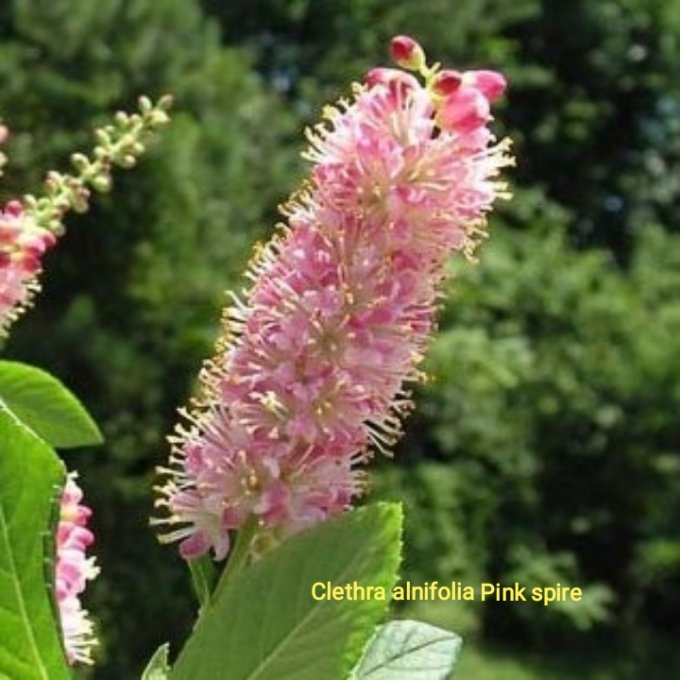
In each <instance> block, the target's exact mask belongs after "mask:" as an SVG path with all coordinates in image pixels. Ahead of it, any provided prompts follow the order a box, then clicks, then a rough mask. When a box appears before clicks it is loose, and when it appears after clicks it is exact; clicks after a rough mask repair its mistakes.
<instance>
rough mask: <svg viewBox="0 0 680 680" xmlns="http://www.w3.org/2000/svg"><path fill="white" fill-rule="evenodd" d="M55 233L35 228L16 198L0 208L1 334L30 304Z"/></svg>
mask: <svg viewBox="0 0 680 680" xmlns="http://www.w3.org/2000/svg"><path fill="white" fill-rule="evenodd" d="M55 241H56V238H55V236H54V234H52V233H51V232H49V231H47V230H46V229H43V228H41V227H38V226H37V225H36V224H35V222H34V220H33V218H32V217H30V216H29V215H27V214H26V213H25V212H24V208H23V206H22V204H21V203H20V202H19V201H10V202H9V203H8V204H7V205H6V206H5V208H4V210H0V337H3V336H4V335H6V334H7V330H8V328H9V326H10V324H11V323H12V322H13V321H14V320H15V319H16V318H17V317H18V316H19V315H20V314H21V313H22V312H23V311H24V310H25V309H26V307H27V306H29V305H30V303H31V300H32V298H33V296H34V294H35V293H36V291H37V290H39V286H38V283H37V276H38V274H39V273H40V269H41V259H42V256H43V255H44V253H45V251H46V250H47V249H49V248H51V247H52V246H53V245H54V243H55Z"/></svg>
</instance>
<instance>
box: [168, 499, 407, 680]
mask: <svg viewBox="0 0 680 680" xmlns="http://www.w3.org/2000/svg"><path fill="white" fill-rule="evenodd" d="M401 523H402V513H401V507H400V506H399V505H395V504H379V505H374V506H370V507H366V508H362V509H360V510H356V511H354V512H350V513H347V514H345V515H343V516H341V517H338V518H336V519H333V520H330V521H328V522H325V523H323V524H321V525H319V526H316V527H314V528H313V529H310V530H308V531H306V532H303V533H301V534H299V535H297V536H294V537H292V538H290V539H288V540H287V541H285V542H284V543H283V544H282V545H281V546H280V547H279V548H277V549H276V550H273V551H272V552H270V553H268V554H267V555H265V556H264V557H263V558H262V559H261V560H259V561H258V562H256V563H255V564H253V565H252V566H250V567H248V568H246V569H244V570H243V571H240V572H238V573H237V574H235V575H234V576H233V578H232V579H231V580H230V582H229V583H228V584H227V586H226V587H225V588H218V590H217V592H216V597H215V600H214V602H213V603H212V604H211V605H210V606H209V607H208V608H206V609H205V610H204V613H203V615H202V616H201V617H200V619H199V622H198V625H197V627H196V629H195V631H194V633H193V635H192V636H191V638H190V639H189V641H188V642H187V644H186V646H185V647H184V649H183V651H182V653H181V654H180V656H179V658H178V660H177V663H176V664H175V666H174V667H173V669H172V671H171V673H170V678H171V679H172V680H214V678H224V680H242V679H245V678H250V679H251V680H281V679H282V678H295V680H320V679H321V678H323V679H324V680H335V679H336V678H337V679H341V678H345V677H346V676H347V674H348V673H349V671H350V669H351V667H352V666H353V665H354V663H355V662H356V660H357V658H358V657H359V655H360V653H361V650H362V648H363V647H364V644H365V642H366V640H367V639H368V638H369V637H370V636H371V635H372V633H373V630H374V628H375V624H376V623H377V621H378V620H379V619H380V618H381V617H382V616H383V614H384V612H385V610H386V608H387V606H388V601H389V597H390V592H391V590H392V586H393V585H394V582H395V579H396V570H397V567H398V564H399V559H400V552H401ZM317 582H320V583H324V584H325V583H328V582H330V583H331V584H333V585H334V586H343V585H346V584H350V585H351V584H353V583H355V582H356V583H358V584H361V585H363V586H369V585H370V586H374V587H376V588H377V587H380V588H383V589H384V591H385V594H386V599H387V601H380V600H377V599H365V600H342V601H328V600H323V601H318V600H315V599H314V598H313V597H312V586H313V584H314V583H317ZM376 592H379V591H374V594H375V593H376ZM319 594H320V593H319Z"/></svg>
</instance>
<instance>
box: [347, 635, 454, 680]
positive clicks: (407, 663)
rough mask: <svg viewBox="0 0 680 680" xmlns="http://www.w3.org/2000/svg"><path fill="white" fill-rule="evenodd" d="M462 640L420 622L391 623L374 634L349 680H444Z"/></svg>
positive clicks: (450, 671) (449, 671) (448, 674)
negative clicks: (419, 679)
mask: <svg viewBox="0 0 680 680" xmlns="http://www.w3.org/2000/svg"><path fill="white" fill-rule="evenodd" d="M461 644H462V640H461V639H460V637H459V636H458V635H456V634H454V633H450V632H449V631H447V630H443V629H442V628H436V627H435V626H430V625H429V624H427V623H421V622H420V621H390V622H389V623H387V624H385V625H384V626H380V628H379V629H378V630H377V631H376V633H375V635H374V636H373V638H371V640H370V642H369V643H368V645H366V651H365V652H364V655H363V657H362V658H361V661H360V662H359V663H358V664H357V666H356V668H355V669H354V670H353V671H352V674H351V676H350V680H417V679H418V678H421V679H422V680H446V678H450V677H451V673H452V672H453V668H454V666H455V665H456V661H457V659H458V653H459V652H460V648H461Z"/></svg>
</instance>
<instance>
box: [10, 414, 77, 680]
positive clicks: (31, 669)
mask: <svg viewBox="0 0 680 680" xmlns="http://www.w3.org/2000/svg"><path fill="white" fill-rule="evenodd" d="M64 478H65V470H64V466H63V465H62V463H61V462H60V461H59V459H58V458H57V456H56V454H55V453H54V451H52V450H51V449H50V448H49V446H47V444H45V443H44V442H43V441H42V440H41V439H39V438H38V437H36V436H35V434H33V433H32V432H31V431H30V430H29V429H28V428H26V427H25V426H23V425H22V424H21V423H20V422H19V421H17V419H16V418H15V417H14V416H13V415H12V414H11V413H10V412H9V411H7V410H6V409H4V408H0V677H3V676H6V677H9V678H12V680H38V679H39V680H62V679H65V678H69V677H70V675H69V672H68V668H67V666H66V658H65V656H64V652H63V649H62V645H61V634H60V631H59V628H58V624H57V620H56V616H55V610H54V605H53V601H52V599H51V597H52V596H51V593H50V592H49V590H48V589H49V588H51V583H49V584H47V583H46V578H45V577H46V573H47V570H46V569H45V563H46V560H47V559H52V555H51V554H50V555H48V550H47V547H46V546H47V545H48V544H49V541H46V540H45V538H46V535H47V534H48V533H50V532H52V530H53V528H54V527H53V526H52V524H53V523H54V517H53V499H54V497H55V495H56V494H57V493H58V490H59V489H60V488H61V487H62V485H63V483H64Z"/></svg>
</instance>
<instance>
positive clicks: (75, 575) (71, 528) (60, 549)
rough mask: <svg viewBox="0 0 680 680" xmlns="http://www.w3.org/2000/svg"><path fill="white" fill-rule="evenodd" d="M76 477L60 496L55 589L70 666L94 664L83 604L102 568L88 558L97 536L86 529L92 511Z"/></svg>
mask: <svg viewBox="0 0 680 680" xmlns="http://www.w3.org/2000/svg"><path fill="white" fill-rule="evenodd" d="M77 478H78V475H77V473H75V472H72V473H70V474H69V475H68V477H67V479H66V485H65V486H64V489H63V491H62V494H61V504H60V508H59V524H58V526H57V536H56V543H57V561H56V568H55V586H54V591H55V596H56V600H57V607H58V609H59V615H60V623H61V630H62V638H63V642H64V649H65V650H66V658H67V660H68V663H69V664H70V665H74V664H76V663H83V664H91V663H92V649H93V648H94V647H95V646H96V645H97V641H96V639H95V636H94V625H93V623H92V621H91V619H90V616H89V614H88V612H87V611H86V610H85V609H83V608H82V606H81V603H80V595H81V594H82V593H83V591H84V590H85V586H86V584H87V581H91V580H92V579H94V578H95V577H96V576H97V574H98V573H99V568H98V567H97V566H95V561H94V558H93V557H89V558H88V557H86V555H85V550H86V548H87V547H88V546H89V545H91V544H92V543H93V541H94V535H93V534H92V532H91V531H90V530H89V529H87V528H86V524H87V522H88V520H89V518H90V516H91V515H92V511H91V510H90V508H88V507H87V506H85V505H82V504H81V501H82V498H83V492H82V491H81V490H80V487H79V486H78V484H77V482H76V479H77Z"/></svg>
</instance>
